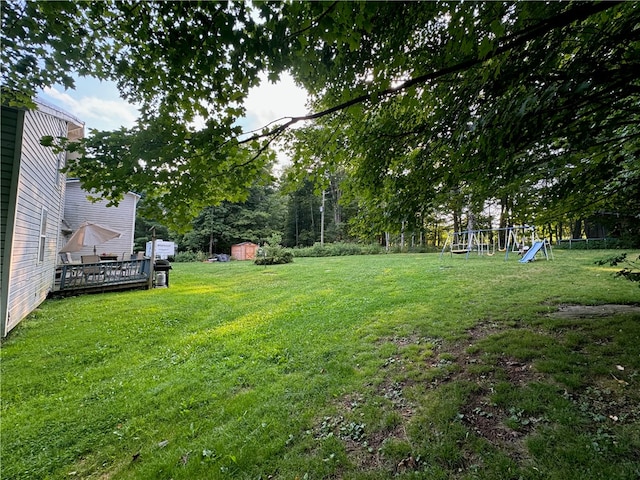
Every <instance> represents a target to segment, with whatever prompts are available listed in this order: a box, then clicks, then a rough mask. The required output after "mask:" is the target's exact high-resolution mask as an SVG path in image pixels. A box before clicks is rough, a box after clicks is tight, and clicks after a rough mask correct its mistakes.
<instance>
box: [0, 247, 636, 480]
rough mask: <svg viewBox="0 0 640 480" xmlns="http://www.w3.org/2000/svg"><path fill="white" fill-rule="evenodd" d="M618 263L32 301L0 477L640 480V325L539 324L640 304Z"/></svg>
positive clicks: (236, 271)
mask: <svg viewBox="0 0 640 480" xmlns="http://www.w3.org/2000/svg"><path fill="white" fill-rule="evenodd" d="M612 253H614V252H606V251H555V252H554V255H555V259H554V260H553V261H548V262H547V261H544V260H538V261H536V262H534V263H531V264H520V263H518V262H517V260H516V258H514V257H512V258H511V259H510V260H509V261H508V262H505V261H504V259H503V257H502V256H495V257H476V256H472V257H471V258H470V259H469V260H467V261H465V259H464V257H461V256H456V257H453V258H451V257H449V256H446V257H444V258H440V257H439V255H436V254H404V255H379V256H352V257H332V258H301V259H295V261H294V263H292V264H289V265H281V266H270V267H259V266H255V265H253V264H252V263H250V262H232V263H220V264H217V263H212V264H194V263H192V264H174V265H173V268H174V269H173V271H172V272H171V274H170V288H167V289H154V290H151V291H137V292H123V293H109V294H101V295H88V296H80V297H73V298H67V299H55V300H48V301H47V302H45V303H44V304H43V305H42V306H41V307H40V308H39V309H38V311H36V312H34V314H32V315H31V316H30V317H29V318H28V319H26V320H25V321H23V322H22V323H21V324H20V325H19V326H18V327H17V328H16V329H15V330H14V331H12V332H11V333H10V335H9V337H8V338H7V339H5V340H4V341H3V344H2V348H1V350H0V355H1V357H0V359H1V372H0V373H1V388H2V390H1V396H2V412H1V413H2V419H1V429H2V431H1V445H0V448H1V455H2V457H1V468H2V470H1V473H0V477H1V478H2V479H45V478H52V479H63V478H64V479H73V478H83V479H84V478H95V479H133V478H136V479H167V480H168V479H174V480H177V479H217V478H241V479H269V478H273V479H291V480H294V479H301V480H302V479H325V478H326V479H329V478H331V479H338V478H345V479H347V478H350V479H351V478H352V479H386V478H393V477H397V478H424V479H438V478H442V479H449V478H456V479H458V478H459V479H463V478H491V479H506V478H514V479H516V478H523V479H543V478H557V479H578V478H580V479H582V478H585V479H586V478H593V479H601V478H608V479H617V478H620V479H635V478H638V477H640V393H639V392H640V314H638V312H637V311H636V312H633V311H632V312H626V313H625V312H623V313H614V312H608V313H607V312H605V313H598V312H595V313H594V314H593V315H591V314H589V315H582V316H577V317H576V316H574V317H571V316H565V317H559V316H554V315H553V314H554V312H556V311H557V310H558V309H559V308H561V307H563V306H566V305H598V304H633V303H634V302H635V304H636V305H637V304H639V303H640V289H639V288H638V284H634V283H632V282H629V281H626V280H623V279H620V278H615V277H614V272H615V269H614V268H612V267H606V266H604V267H603V266H597V265H595V263H594V262H595V261H596V260H598V259H601V258H604V257H606V256H608V255H611V254H612ZM635 255H636V256H637V253H636V254H635ZM630 256H631V254H630Z"/></svg>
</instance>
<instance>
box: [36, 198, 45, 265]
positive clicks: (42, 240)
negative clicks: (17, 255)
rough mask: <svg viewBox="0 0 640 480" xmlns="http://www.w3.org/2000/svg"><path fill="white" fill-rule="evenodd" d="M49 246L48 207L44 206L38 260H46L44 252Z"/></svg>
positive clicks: (41, 216) (41, 214) (41, 215)
mask: <svg viewBox="0 0 640 480" xmlns="http://www.w3.org/2000/svg"><path fill="white" fill-rule="evenodd" d="M46 246H47V209H46V208H44V207H42V212H41V213H40V244H39V249H38V261H39V262H44V252H45V250H46Z"/></svg>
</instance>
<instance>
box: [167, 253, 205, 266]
mask: <svg viewBox="0 0 640 480" xmlns="http://www.w3.org/2000/svg"><path fill="white" fill-rule="evenodd" d="M205 260H207V254H206V253H204V252H189V251H186V252H178V253H176V255H175V257H174V259H173V261H174V262H177V263H187V262H204V261H205Z"/></svg>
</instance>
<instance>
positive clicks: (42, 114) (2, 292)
mask: <svg viewBox="0 0 640 480" xmlns="http://www.w3.org/2000/svg"><path fill="white" fill-rule="evenodd" d="M1 135H2V142H1V143H2V151H1V158H2V161H1V165H2V171H1V173H2V177H1V180H2V182H1V183H2V188H1V198H0V200H1V202H0V210H1V232H0V240H1V251H0V260H1V265H0V270H1V271H0V333H1V335H2V336H5V335H6V334H7V332H8V331H9V330H11V329H12V328H13V327H14V326H16V325H17V324H18V322H20V321H21V320H22V319H23V318H24V317H26V316H27V315H28V314H29V313H30V312H32V311H33V310H34V309H35V308H36V307H37V306H38V305H40V303H42V302H43V301H44V300H45V299H46V298H47V294H48V293H49V291H50V289H51V288H52V285H53V283H54V280H55V270H56V263H57V260H58V248H59V245H60V244H61V243H62V241H63V239H62V238H61V228H60V227H61V225H62V221H63V215H64V198H65V188H66V178H65V175H64V174H62V173H60V168H61V167H62V166H64V163H65V161H66V154H65V153H54V152H53V151H52V149H51V148H47V147H43V146H42V145H40V139H41V138H42V137H43V136H45V135H52V136H56V137H58V136H61V137H67V138H69V139H70V140H74V139H79V138H82V137H83V136H84V124H83V123H82V122H81V121H79V120H78V119H76V118H74V117H72V116H71V115H69V114H67V113H65V112H62V111H59V110H57V109H56V108H55V107H52V106H49V105H45V104H43V103H38V109H37V110H28V111H26V110H21V109H15V108H9V107H5V106H2V117H1Z"/></svg>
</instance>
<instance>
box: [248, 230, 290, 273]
mask: <svg viewBox="0 0 640 480" xmlns="http://www.w3.org/2000/svg"><path fill="white" fill-rule="evenodd" d="M281 240H282V235H280V234H277V233H274V234H273V235H271V236H270V237H269V238H268V239H267V241H266V242H265V244H264V246H263V247H262V248H261V249H260V250H259V251H258V255H257V257H256V259H255V261H254V263H255V264H256V265H282V264H284V263H291V262H293V253H291V251H290V250H289V249H287V248H284V247H283V246H282V245H280V242H281Z"/></svg>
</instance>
